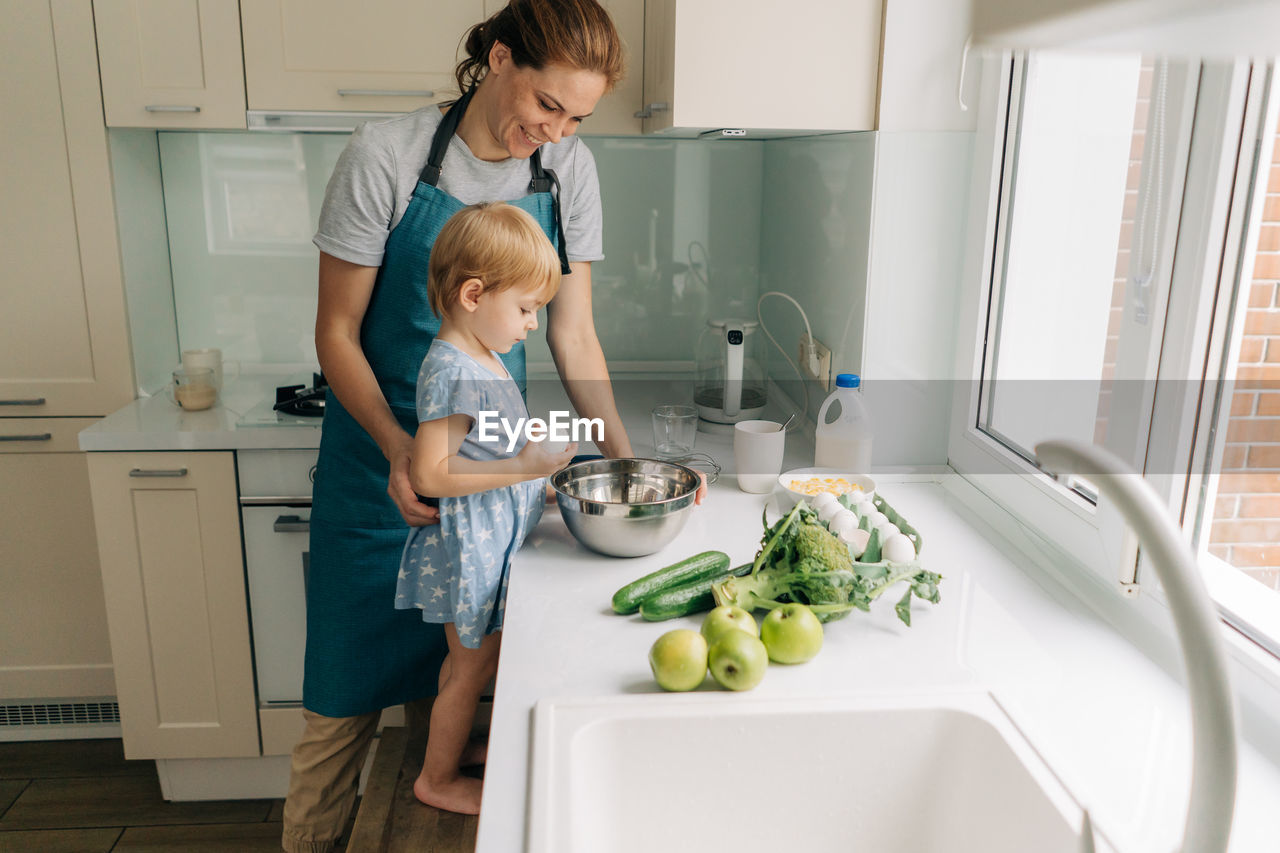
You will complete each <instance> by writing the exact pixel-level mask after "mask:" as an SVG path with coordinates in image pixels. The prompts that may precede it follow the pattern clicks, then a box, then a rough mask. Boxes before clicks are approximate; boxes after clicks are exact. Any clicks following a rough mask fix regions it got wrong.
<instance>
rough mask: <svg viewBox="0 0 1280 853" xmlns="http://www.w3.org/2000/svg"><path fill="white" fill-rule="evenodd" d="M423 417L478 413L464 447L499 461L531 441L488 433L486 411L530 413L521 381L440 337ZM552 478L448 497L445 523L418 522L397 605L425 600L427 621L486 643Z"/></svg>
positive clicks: (423, 373)
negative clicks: (483, 426)
mask: <svg viewBox="0 0 1280 853" xmlns="http://www.w3.org/2000/svg"><path fill="white" fill-rule="evenodd" d="M417 408H418V420H419V422H422V421H432V420H437V419H439V418H443V417H447V416H449V415H453V414H464V415H467V416H468V417H470V418H471V430H470V432H468V433H467V436H466V438H465V439H463V442H462V446H461V447H460V448H459V449H458V455H459V456H461V457H463V458H466V459H476V460H482V461H491V460H496V459H508V458H510V457H512V456H515V455H516V454H518V453H519V452H520V450H521V448H523V447H524V445H525V441H526V439H525V437H524V436H523V435H521V436H520V437H519V438H518V439H517V441H516V443H515V444H514V446H512V448H511V449H510V450H508V449H507V444H508V441H509V439H508V438H507V436H506V433H505V432H504V431H503V430H502V429H501V428H499V429H498V430H497V433H498V440H496V441H495V440H484V441H482V440H480V414H479V413H480V412H497V413H498V417H504V418H506V419H507V421H508V422H509V423H511V424H512V425H513V426H514V424H515V423H516V420H517V418H527V417H528V410H527V409H526V408H525V405H524V399H523V398H522V397H521V396H520V388H519V386H517V385H516V383H515V380H513V379H512V378H511V377H510V376H509V375H504V376H498V375H496V374H494V373H492V372H491V371H489V370H488V369H487V368H485V367H483V366H482V365H481V364H480V363H479V362H477V361H476V360H475V359H473V358H471V356H469V355H467V354H466V353H464V352H462V351H461V350H460V349H458V348H457V347H455V346H453V345H452V344H450V343H448V342H446V341H442V340H440V339H439V338H436V339H435V340H434V341H432V343H431V348H430V349H429V350H428V351H427V357H426V358H425V359H423V361H422V368H421V369H420V370H419V371H418V399H417ZM545 489H546V478H544V477H540V478H538V479H534V480H526V481H525V482H523V483H517V484H515V485H514V486H505V487H503V488H498V489H489V490H488V491H484V492H477V493H476V494H471V495H463V496H461V497H455V498H440V524H439V525H434V524H433V525H427V526H425V527H413V528H410V530H409V537H408V539H407V540H406V542H405V546H404V553H403V554H402V556H401V558H400V575H399V579H398V580H397V582H396V602H395V606H396V608H397V609H399V610H408V609H411V608H415V607H416V608H418V609H419V610H421V611H422V619H423V621H424V622H441V623H443V622H452V623H453V625H454V628H455V630H457V632H458V639H459V640H460V641H461V642H462V644H463V645H464V646H466V647H468V648H472V649H474V648H478V647H479V646H480V638H481V637H483V636H484V635H486V634H492V633H495V632H497V631H499V630H501V629H502V617H503V612H504V608H505V606H506V599H507V577H508V574H509V573H510V569H511V558H512V556H513V555H514V554H515V552H516V551H517V550H518V549H519V548H520V545H521V543H523V542H524V539H525V537H526V536H527V535H529V532H530V531H531V530H533V528H534V527H536V526H537V524H538V520H539V519H540V518H541V517H542V505H543V496H544V494H545Z"/></svg>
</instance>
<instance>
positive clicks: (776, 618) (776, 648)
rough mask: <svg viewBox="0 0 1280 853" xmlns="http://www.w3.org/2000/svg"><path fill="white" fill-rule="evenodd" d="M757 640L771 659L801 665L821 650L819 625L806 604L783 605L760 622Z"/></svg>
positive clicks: (820, 625) (820, 624) (820, 629)
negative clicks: (760, 641)
mask: <svg viewBox="0 0 1280 853" xmlns="http://www.w3.org/2000/svg"><path fill="white" fill-rule="evenodd" d="M760 639H761V640H762V641H764V647H765V648H766V649H768V650H769V659H770V660H774V661H777V662H778V663H804V662H805V661H807V660H812V659H813V657H814V656H815V655H817V654H818V652H819V651H821V650H822V623H821V622H820V621H818V617H817V616H815V615H814V614H813V611H812V610H810V609H809V608H808V607H806V606H805V605H803V604H800V603H798V602H792V603H791V604H784V605H782V606H781V607H777V608H774V609H773V610H770V611H769V613H768V615H766V616H765V617H764V619H762V620H761V621H760Z"/></svg>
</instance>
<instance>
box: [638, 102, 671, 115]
mask: <svg viewBox="0 0 1280 853" xmlns="http://www.w3.org/2000/svg"><path fill="white" fill-rule="evenodd" d="M669 109H671V105H670V104H668V103H665V102H663V101H655V102H654V103H652V104H645V105H644V107H643V108H642V109H640V110H639V111H637V112H636V113H635V117H636V118H653V114H654V113H660V112H662V111H664V110H669Z"/></svg>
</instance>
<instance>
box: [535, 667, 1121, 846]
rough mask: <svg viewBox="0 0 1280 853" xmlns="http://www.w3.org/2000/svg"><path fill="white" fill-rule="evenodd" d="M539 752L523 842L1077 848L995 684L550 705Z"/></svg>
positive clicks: (1075, 812)
mask: <svg viewBox="0 0 1280 853" xmlns="http://www.w3.org/2000/svg"><path fill="white" fill-rule="evenodd" d="M533 750H534V752H533V760H532V764H531V780H530V781H531V786H530V809H529V825H528V838H527V841H528V844H527V848H528V850H529V851H530V853H682V851H689V852H690V853H695V851H696V853H709V851H732V853H752V851H760V853H765V851H767V853H780V851H804V853H828V851H830V853H837V851H838V853H849V851H868V853H899V851H901V853H935V852H936V853H969V851H973V853H979V851H980V853H1029V851H1035V853H1077V852H1078V851H1079V850H1080V849H1081V846H1080V839H1079V835H1078V828H1079V826H1080V823H1081V818H1082V810H1081V808H1080V806H1079V805H1078V804H1077V803H1076V802H1075V800H1074V799H1073V798H1072V797H1071V796H1070V794H1069V793H1068V792H1067V791H1066V790H1065V789H1064V788H1063V787H1062V785H1061V784H1060V783H1059V782H1058V780H1057V779H1056V778H1055V776H1054V775H1053V774H1052V773H1051V772H1050V771H1049V769H1048V768H1047V767H1046V766H1045V765H1044V763H1043V762H1042V761H1041V760H1040V758H1039V757H1038V755H1037V754H1036V752H1035V751H1034V750H1033V749H1032V748H1031V746H1030V745H1029V744H1028V743H1027V742H1026V741H1025V740H1024V739H1023V738H1022V736H1021V735H1020V734H1019V732H1018V730H1017V729H1016V728H1015V727H1014V726H1013V724H1012V723H1011V722H1010V721H1009V719H1008V718H1007V717H1006V716H1005V715H1004V713H1003V711H1002V710H1001V709H1000V706H999V705H998V704H997V703H996V702H995V701H994V700H993V699H992V697H991V696H990V695H989V694H987V693H985V692H971V693H956V694H947V695H944V696H940V695H928V696H902V695H897V696H849V697H841V698H821V699H799V698H758V699H757V698H754V697H751V696H749V695H746V694H731V693H720V692H698V693H689V694H682V695H675V694H672V695H665V694H663V695H644V696H628V697H610V698H607V699H564V700H554V699H553V700H543V701H541V702H539V703H538V705H537V708H536V710H535V714H534V739H533ZM1099 849H1108V848H1106V846H1105V845H1104V844H1103V843H1101V841H1100V842H1099Z"/></svg>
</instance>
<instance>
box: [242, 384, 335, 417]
mask: <svg viewBox="0 0 1280 853" xmlns="http://www.w3.org/2000/svg"><path fill="white" fill-rule="evenodd" d="M327 388H328V383H327V382H325V380H324V376H323V375H322V374H319V373H313V374H311V385H307V384H305V381H304V382H300V383H296V384H292V385H281V386H279V387H277V388H276V390H275V393H274V395H272V397H269V398H267V399H265V400H263V401H262V402H260V403H258V404H256V405H255V406H253V407H252V408H251V409H249V411H247V412H245V413H244V415H242V416H241V417H240V420H239V421H238V422H237V423H238V425H239V426H246V427H272V426H309V427H319V426H320V421H321V418H322V416H323V415H324V395H325V390H326V389H327Z"/></svg>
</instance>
